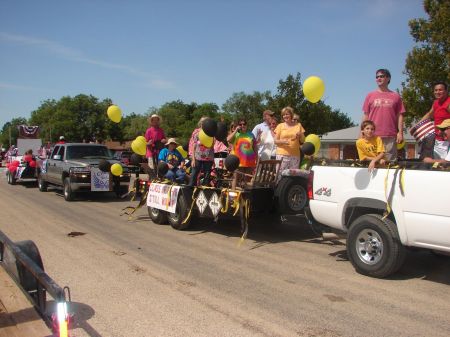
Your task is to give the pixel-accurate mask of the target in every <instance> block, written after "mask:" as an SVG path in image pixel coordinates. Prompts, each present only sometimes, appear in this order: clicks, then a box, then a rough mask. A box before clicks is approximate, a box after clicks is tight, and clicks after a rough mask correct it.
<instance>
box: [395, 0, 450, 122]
mask: <svg viewBox="0 0 450 337" xmlns="http://www.w3.org/2000/svg"><path fill="white" fill-rule="evenodd" d="M423 4H424V10H425V13H426V14H427V15H428V17H427V18H426V19H423V18H420V19H413V20H410V21H409V28H410V33H411V36H412V37H413V38H414V41H415V42H416V43H417V45H416V46H414V48H413V49H412V51H411V52H409V53H408V56H407V58H406V64H405V71H404V73H405V74H406V76H407V78H406V81H405V82H404V83H402V98H403V101H404V103H405V105H406V109H407V111H408V113H407V115H406V121H407V123H408V124H411V123H412V122H413V121H414V120H417V119H419V118H420V117H422V116H423V115H424V114H425V113H426V112H427V111H429V109H430V107H431V104H432V102H433V83H435V82H437V81H445V82H447V83H449V81H450V1H449V0H424V2H423Z"/></svg>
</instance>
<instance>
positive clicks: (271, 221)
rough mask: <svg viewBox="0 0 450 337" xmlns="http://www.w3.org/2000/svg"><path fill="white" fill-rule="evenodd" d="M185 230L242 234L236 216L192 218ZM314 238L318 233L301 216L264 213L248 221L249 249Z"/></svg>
mask: <svg viewBox="0 0 450 337" xmlns="http://www.w3.org/2000/svg"><path fill="white" fill-rule="evenodd" d="M187 231H188V232H195V233H192V234H191V235H201V234H203V233H207V232H212V233H217V234H220V235H223V236H226V237H229V238H236V239H239V238H240V237H241V235H242V232H241V223H240V221H239V218H238V217H235V218H222V219H219V220H218V221H217V222H215V221H213V220H211V219H203V218H193V219H192V220H191V226H190V227H189V228H188V229H187ZM314 238H316V239H318V240H319V239H320V233H316V232H314V231H313V230H312V229H311V227H310V226H309V225H308V224H307V223H306V222H305V221H304V220H303V219H301V218H296V219H294V220H285V219H282V218H281V217H280V216H279V215H276V214H272V213H265V214H261V215H258V216H256V217H252V218H250V219H249V221H248V233H247V239H249V240H252V241H255V244H254V245H253V246H252V247H251V248H250V249H257V248H259V247H261V246H264V245H268V244H276V243H281V242H289V241H309V240H311V239H314ZM320 240H321V239H320Z"/></svg>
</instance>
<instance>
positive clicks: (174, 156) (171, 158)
mask: <svg viewBox="0 0 450 337" xmlns="http://www.w3.org/2000/svg"><path fill="white" fill-rule="evenodd" d="M166 145H167V147H166V148H164V149H162V150H161V151H160V152H159V156H158V161H163V162H165V163H167V165H168V166H169V170H168V171H167V173H166V175H165V177H166V178H167V179H170V180H175V181H176V182H178V183H183V182H184V178H185V177H186V172H184V170H183V163H184V159H183V156H182V155H181V153H180V152H178V150H177V146H178V143H177V141H176V140H175V138H169V140H168V141H167V144H166Z"/></svg>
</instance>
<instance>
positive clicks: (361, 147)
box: [356, 120, 385, 171]
mask: <svg viewBox="0 0 450 337" xmlns="http://www.w3.org/2000/svg"><path fill="white" fill-rule="evenodd" d="M374 132H375V123H374V122H372V121H369V120H367V121H364V122H362V124H361V133H362V138H360V139H358V140H357V141H356V149H357V150H358V156H359V160H370V164H369V171H372V170H373V169H374V168H375V164H376V163H377V162H378V161H379V162H380V164H382V165H383V164H384V153H385V150H384V145H383V141H382V140H381V138H380V137H378V136H375V135H374Z"/></svg>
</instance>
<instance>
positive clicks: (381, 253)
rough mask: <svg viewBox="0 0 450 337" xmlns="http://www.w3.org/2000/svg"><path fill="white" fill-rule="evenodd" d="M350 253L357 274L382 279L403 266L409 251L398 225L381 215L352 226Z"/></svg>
mask: <svg viewBox="0 0 450 337" xmlns="http://www.w3.org/2000/svg"><path fill="white" fill-rule="evenodd" d="M347 254H348V257H349V259H350V262H351V263H352V265H353V267H354V268H355V269H356V271H357V272H358V273H360V274H363V275H367V276H372V277H377V278H383V277H386V276H388V275H390V274H392V273H395V272H396V271H397V270H398V269H399V268H400V267H401V266H402V264H403V261H404V260H405V255H406V250H405V247H403V245H402V243H401V242H400V238H399V235H398V231H397V226H396V225H395V223H393V222H392V221H391V220H389V219H383V217H382V216H381V215H379V214H366V215H363V216H361V217H359V218H357V219H356V220H355V221H354V222H353V223H352V224H351V226H350V229H349V233H348V237H347Z"/></svg>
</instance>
